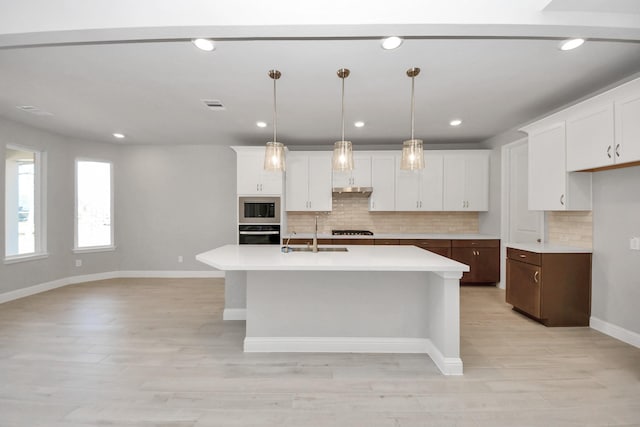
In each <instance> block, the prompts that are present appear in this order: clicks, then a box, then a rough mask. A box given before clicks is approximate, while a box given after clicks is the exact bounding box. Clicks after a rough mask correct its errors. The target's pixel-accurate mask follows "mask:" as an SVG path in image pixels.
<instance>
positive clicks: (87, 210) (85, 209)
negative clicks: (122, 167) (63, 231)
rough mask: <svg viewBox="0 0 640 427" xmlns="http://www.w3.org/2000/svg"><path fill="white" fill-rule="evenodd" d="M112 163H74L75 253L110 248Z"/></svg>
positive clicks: (111, 232)
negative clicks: (76, 251)
mask: <svg viewBox="0 0 640 427" xmlns="http://www.w3.org/2000/svg"><path fill="white" fill-rule="evenodd" d="M112 218H113V186H112V180H111V163H109V162H100V161H92V160H77V161H76V224H75V228H76V233H75V234H76V245H75V246H76V250H91V249H112V248H113V227H112Z"/></svg>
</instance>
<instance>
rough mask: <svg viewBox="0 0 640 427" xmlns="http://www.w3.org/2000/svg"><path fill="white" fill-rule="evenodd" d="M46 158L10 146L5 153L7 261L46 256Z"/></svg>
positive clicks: (34, 152)
mask: <svg viewBox="0 0 640 427" xmlns="http://www.w3.org/2000/svg"><path fill="white" fill-rule="evenodd" d="M43 158H44V155H43V153H41V152H38V151H33V150H30V149H26V148H21V147H15V146H7V147H6V152H5V204H4V206H5V258H6V259H7V260H11V259H21V258H30V257H32V256H39V255H43V254H44V253H45V252H46V248H45V238H44V236H45V233H44V215H43V207H44V206H43V203H42V200H43V199H44V198H43V196H42V195H43V184H42V170H43V166H42V163H43Z"/></svg>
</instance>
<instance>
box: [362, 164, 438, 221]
mask: <svg viewBox="0 0 640 427" xmlns="http://www.w3.org/2000/svg"><path fill="white" fill-rule="evenodd" d="M424 163H425V167H424V169H422V170H417V171H406V170H402V169H400V156H398V157H397V160H396V211H441V210H442V207H443V205H442V193H443V156H442V155H440V154H434V153H427V152H425V154H424ZM373 191H374V192H375V191H376V190H375V187H374V189H373Z"/></svg>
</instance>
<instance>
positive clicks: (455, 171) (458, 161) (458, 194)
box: [443, 155, 466, 211]
mask: <svg viewBox="0 0 640 427" xmlns="http://www.w3.org/2000/svg"><path fill="white" fill-rule="evenodd" d="M465 171H466V159H465V157H464V156H462V155H447V156H445V157H444V194H443V200H444V203H443V207H444V210H445V211H463V210H466V203H465V200H466V199H465V188H464V187H465V182H466V172H465Z"/></svg>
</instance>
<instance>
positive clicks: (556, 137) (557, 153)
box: [529, 122, 567, 211]
mask: <svg viewBox="0 0 640 427" xmlns="http://www.w3.org/2000/svg"><path fill="white" fill-rule="evenodd" d="M565 168H566V165H565V125H564V122H561V123H557V124H555V125H553V126H551V127H547V128H544V129H542V130H536V131H533V132H531V134H530V135H529V209H530V210H534V211H535V210H539V211H544V210H550V211H558V210H565V209H566V199H567V195H566V180H567V176H566V175H567V173H566V170H565Z"/></svg>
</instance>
